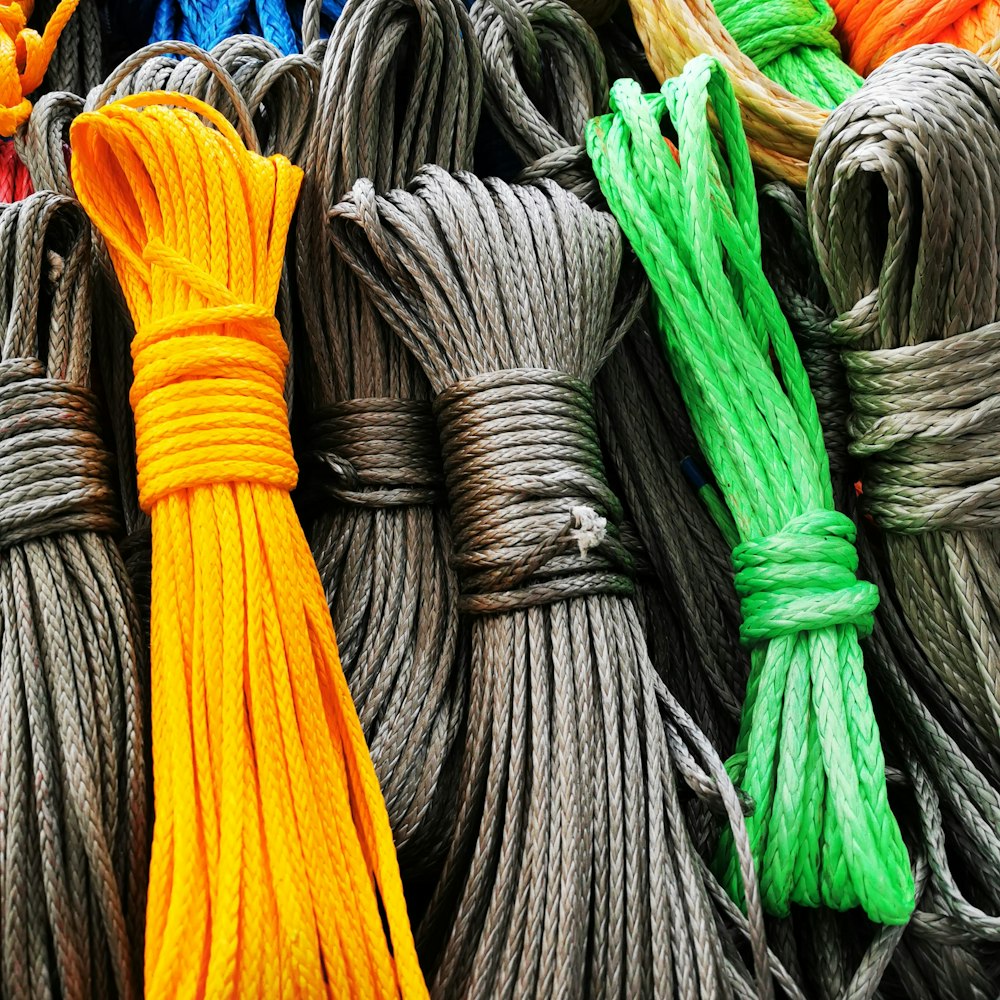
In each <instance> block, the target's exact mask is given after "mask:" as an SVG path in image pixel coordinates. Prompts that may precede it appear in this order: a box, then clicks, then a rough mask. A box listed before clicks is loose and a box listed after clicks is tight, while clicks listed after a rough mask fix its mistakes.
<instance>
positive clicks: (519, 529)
mask: <svg viewBox="0 0 1000 1000" xmlns="http://www.w3.org/2000/svg"><path fill="white" fill-rule="evenodd" d="M434 409H435V413H436V415H437V419H438V430H439V434H440V437H441V447H442V456H443V460H444V476H445V484H446V487H447V493H448V501H449V505H450V508H451V523H452V533H453V540H454V541H453V544H454V556H453V561H454V564H455V568H456V570H457V572H458V574H459V578H460V580H461V582H462V589H463V597H462V601H461V606H462V608H463V610H465V611H469V612H472V613H476V614H488V613H491V612H498V611H513V610H517V609H521V608H528V607H533V606H537V605H541V604H550V603H552V602H554V601H561V600H566V599H569V598H575V597H585V596H588V595H592V594H629V593H631V592H632V582H631V580H630V579H629V577H628V575H626V574H627V573H629V572H630V571H631V569H632V559H631V557H630V556H629V555H628V553H627V551H626V549H625V546H624V545H623V544H622V541H621V535H620V525H621V521H622V508H621V504H620V503H619V501H618V499H617V498H616V497H615V495H614V493H613V492H612V490H611V488H610V487H609V486H608V482H607V478H606V476H605V472H604V466H603V462H602V459H601V451H600V444H599V442H598V437H597V430H596V427H595V424H594V417H593V399H592V395H591V391H590V389H589V388H588V386H587V385H586V384H585V383H583V382H581V381H579V380H578V379H576V378H573V377H572V376H570V375H567V374H565V373H564V372H558V371H550V370H545V369H511V370H508V371H501V372H492V373H489V374H485V375H480V376H476V377H474V378H470V379H466V380H464V381H461V382H458V383H456V384H454V385H453V386H451V387H450V388H448V389H446V390H445V391H444V392H443V393H441V394H440V395H439V396H438V398H437V399H436V401H435V406H434Z"/></svg>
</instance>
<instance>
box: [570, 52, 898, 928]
mask: <svg viewBox="0 0 1000 1000" xmlns="http://www.w3.org/2000/svg"><path fill="white" fill-rule="evenodd" d="M709 102H711V106H712V108H713V110H714V112H715V114H716V116H717V118H718V121H719V126H720V130H721V135H722V138H723V141H724V144H725V148H726V150H727V152H728V160H727V159H726V158H725V156H724V155H723V152H722V151H721V149H720V147H719V145H718V144H717V142H716V140H715V138H714V137H713V134H712V131H711V128H710V126H709V120H708V108H709ZM611 108H612V114H610V115H605V116H603V117H601V118H596V119H594V120H593V121H591V122H590V123H589V124H588V127H587V148H588V150H589V152H590V156H591V158H592V160H593V163H594V170H595V172H596V174H597V177H598V180H599V181H600V184H601V189H602V190H603V192H604V194H605V197H606V198H607V200H608V204H609V205H610V206H611V209H612V211H613V212H614V214H615V216H616V218H617V219H618V221H619V223H620V224H621V226H622V228H623V230H624V231H625V233H626V235H627V236H628V238H629V240H630V241H631V243H632V246H633V247H634V249H635V251H636V253H637V254H638V256H639V258H640V259H641V261H642V263H643V265H644V266H645V268H646V271H647V273H648V274H649V278H650V281H651V283H652V285H653V289H654V292H655V300H656V309H657V321H658V326H659V329H660V331H661V333H662V335H663V339H664V343H665V345H666V349H667V354H668V356H669V358H670V362H671V365H672V367H673V370H674V374H675V377H676V378H677V382H678V384H679V385H680V388H681V392H682V394H683V396H684V400H685V403H686V405H687V407H688V410H689V411H690V414H691V420H692V424H693V425H694V428H695V431H696V433H697V435H698V438H699V440H700V442H701V446H702V448H703V450H704V454H705V456H706V458H707V460H708V462H709V464H710V466H711V468H712V471H713V473H714V475H715V480H716V482H717V483H718V485H719V488H720V490H721V491H722V493H723V495H724V496H725V499H726V503H727V504H728V506H729V509H730V511H731V513H732V515H733V519H734V521H735V524H736V528H737V530H738V532H739V536H740V538H741V539H742V541H741V542H740V544H739V545H737V546H736V548H735V549H734V552H733V562H734V565H735V567H736V586H737V590H738V591H739V593H740V595H741V597H742V602H743V603H742V608H743V626H742V629H741V634H742V637H743V640H744V641H745V642H746V643H747V644H749V645H750V646H751V647H752V650H753V651H752V669H751V676H750V680H749V684H748V688H747V696H746V702H745V704H744V707H743V716H742V722H741V726H740V735H739V739H738V742H737V747H736V752H735V754H734V755H733V757H732V758H731V759H730V761H729V762H728V764H727V767H728V768H729V770H730V773H731V774H732V776H733V779H734V780H735V781H736V782H737V783H739V784H740V785H742V786H743V788H744V789H745V790H746V791H747V792H748V793H749V794H750V795H751V796H752V797H753V799H754V801H755V803H756V808H755V811H754V814H753V816H751V817H750V818H749V819H748V824H747V825H748V828H749V832H750V838H751V845H752V848H753V851H754V858H755V861H756V863H757V867H758V870H759V871H760V874H761V891H762V895H763V898H764V902H765V905H766V906H767V908H768V909H769V910H770V911H771V912H773V913H777V914H785V913H787V912H788V908H789V904H790V903H800V904H803V905H808V906H818V905H821V904H825V905H827V906H830V907H833V908H836V909H840V910H844V909H849V908H851V907H854V906H857V905H861V906H863V907H864V909H865V910H866V911H867V913H868V915H869V916H870V917H871V918H872V919H873V920H875V921H878V922H881V923H887V924H899V923H903V922H905V921H906V920H907V918H908V917H909V915H910V913H911V911H912V910H913V905H914V890H913V879H912V875H911V872H910V866H909V861H908V858H907V853H906V847H905V845H904V844H903V840H902V837H901V835H900V832H899V826H898V824H897V823H896V820H895V818H894V817H893V815H892V812H891V810H890V809H889V802H888V797H887V793H886V785H885V764H884V760H883V756H882V747H881V744H880V742H879V732H878V726H877V724H876V722H875V718H874V714H873V712H872V706H871V702H870V700H869V696H868V689H867V684H866V680H865V674H864V666H863V663H862V656H861V647H860V645H859V643H858V637H859V635H862V636H863V635H867V634H868V633H870V632H871V630H872V626H873V621H874V615H873V612H874V610H875V607H876V605H877V604H878V592H877V590H876V588H875V587H874V585H873V584H871V583H866V582H862V581H859V580H858V579H857V577H856V570H857V567H858V556H857V553H856V551H855V549H854V544H853V543H854V538H855V528H854V525H853V524H852V522H851V521H850V520H849V519H848V518H847V517H846V516H845V515H843V514H841V513H839V512H837V511H836V510H834V509H833V490H832V487H831V484H830V471H829V464H828V460H827V456H826V451H825V450H824V447H823V435H822V431H821V429H820V423H819V417H818V415H817V412H816V404H815V401H814V400H813V397H812V394H811V392H810V389H809V381H808V378H807V377H806V373H805V369H804V368H803V367H802V362H801V359H800V358H799V354H798V350H797V348H796V346H795V343H794V341H793V339H792V335H791V332H790V331H789V328H788V324H787V322H786V321H785V318H784V316H783V315H782V313H781V311H780V309H779V307H778V303H777V300H776V299H775V296H774V293H773V292H772V290H771V288H770V286H769V285H768V284H767V282H766V280H765V278H764V275H763V272H762V270H761V260H760V229H759V225H758V219H757V201H756V194H755V191H754V182H753V171H752V168H751V164H750V156H749V152H748V150H747V144H746V139H745V137H744V135H743V130H742V126H741V124H740V117H739V109H738V107H737V104H736V99H735V97H734V96H733V90H732V86H731V85H730V83H729V80H728V78H727V77H726V75H725V73H724V72H723V70H722V68H721V67H720V65H719V63H718V62H717V61H716V60H714V59H711V58H709V57H707V56H699V57H698V58H697V59H694V60H692V61H691V62H690V63H689V64H688V65H687V67H686V68H685V70H684V72H683V74H682V75H681V76H680V77H677V78H676V79H673V80H668V81H667V82H666V83H665V84H664V85H663V89H662V91H661V93H659V94H649V95H643V94H642V93H641V91H640V88H639V85H638V84H637V83H635V81H632V80H620V81H619V82H618V83H616V84H615V86H614V87H613V88H612V91H611ZM665 116H667V117H669V119H670V120H671V121H672V123H673V126H674V128H675V129H676V131H677V135H678V142H679V147H678V148H679V159H680V163H679V164H678V162H677V160H675V158H674V156H673V153H672V151H671V149H670V148H669V147H668V145H667V143H666V142H664V139H663V136H662V134H661V121H662V119H663V118H664V117H665ZM718 869H719V872H720V876H722V877H723V878H724V880H725V882H726V884H727V886H728V888H729V890H730V892H731V893H732V894H733V896H734V898H736V899H739V898H740V885H739V877H738V874H737V868H736V860H735V857H734V856H733V852H732V850H731V845H730V844H728V843H724V844H723V845H722V847H721V848H720V855H719V859H718Z"/></svg>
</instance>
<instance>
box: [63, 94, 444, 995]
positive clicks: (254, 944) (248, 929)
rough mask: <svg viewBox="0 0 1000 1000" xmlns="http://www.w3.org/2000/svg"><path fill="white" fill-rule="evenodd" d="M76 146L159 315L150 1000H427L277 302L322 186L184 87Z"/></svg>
mask: <svg viewBox="0 0 1000 1000" xmlns="http://www.w3.org/2000/svg"><path fill="white" fill-rule="evenodd" d="M139 108H141V109H142V110H137V109H139ZM202 119H207V120H208V121H209V122H211V123H212V124H214V125H215V126H216V128H215V129H212V128H210V127H208V126H206V125H205V124H204V123H203V121H202ZM70 138H71V143H72V146H73V150H74V157H73V181H74V184H75V185H76V189H77V191H78V193H79V196H80V200H81V201H82V203H83V204H84V206H85V207H86V209H87V211H88V213H89V214H90V215H91V217H92V218H93V219H94V220H95V224H96V225H97V227H98V228H99V230H100V232H101V234H102V235H103V236H104V238H105V240H106V241H107V245H108V249H109V251H110V253H111V257H112V261H113V262H114V266H115V270H116V272H117V274H118V276H119V280H120V281H121V284H122V289H123V291H124V294H125V296H126V298H127V300H128V303H129V308H130V310H131V312H132V316H133V319H134V320H135V325H136V336H135V339H134V341H133V344H132V355H133V363H134V368H135V381H134V383H133V387H132V405H133V409H134V411H135V419H136V446H137V455H138V461H137V464H138V480H139V492H140V502H141V504H142V506H143V508H144V509H145V510H147V511H148V512H149V513H150V514H151V517H152V523H153V594H152V625H151V630H152V719H153V746H154V748H155V749H154V761H153V763H154V779H155V785H154V787H155V794H156V823H155V827H154V837H153V855H152V861H151V872H150V887H149V905H148V911H147V937H146V995H147V996H148V997H164V998H166V997H170V998H174V997H182V998H183V997H195V996H199V997H200V996H208V997H236V996H283V995H288V994H289V993H290V992H294V991H303V992H310V993H311V995H316V996H329V997H341V996H363V995H364V996H369V995H373V994H374V995H379V996H397V995H398V996H402V997H422V996H426V989H425V987H424V984H423V979H422V975H421V972H420V969H419V967H418V965H417V959H416V954H415V950H414V947H413V942H412V937H411V934H410V929H409V924H408V919H407V915H406V905H405V902H404V900H403V895H402V888H401V885H400V879H399V872H398V868H397V866H396V860H395V853H394V849H393V843H392V835H391V832H390V830H389V824H388V818H387V816H386V812H385V807H384V804H383V802H382V799H381V796H380V794H379V790H378V785H377V782H376V779H375V775H374V771H373V770H372V767H371V763H370V759H369V757H368V754H367V750H366V748H365V745H364V739H363V736H362V733H361V727H360V725H359V723H358V719H357V715H356V714H355V711H354V706H353V703H352V701H351V698H350V694H349V692H348V690H347V686H346V683H345V681H344V678H343V674H342V672H341V669H340V663H339V659H338V656H337V648H336V643H335V639H334V634H333V629H332V626H331V624H330V617H329V612H328V610H327V607H326V602H325V600H324V597H323V591H322V587H321V586H320V582H319V578H318V576H317V573H316V569H315V566H314V564H313V562H312V558H311V556H310V554H309V550H308V547H307V545H306V541H305V538H304V536H303V535H302V531H301V529H300V527H299V525H298V522H297V520H296V517H295V513H294V510H293V508H292V504H291V500H290V498H289V496H288V491H289V490H291V489H292V487H293V486H294V485H295V481H296V467H295V462H294V460H293V458H292V453H291V443H290V440H289V436H288V428H287V414H286V409H285V402H284V396H283V390H284V385H285V369H286V365H287V361H288V351H287V348H286V346H285V343H284V340H283V339H282V336H281V330H280V328H279V325H278V322H277V320H276V319H275V317H274V305H275V301H276V298H277V294H278V284H279V281H280V278H281V270H282V259H283V252H284V247H285V240H286V237H287V233H288V226H289V222H290V219H291V215H292V212H293V209H294V206H295V198H296V194H297V191H298V187H299V182H300V178H301V173H300V171H299V170H298V169H297V168H295V167H293V166H292V165H291V164H290V163H289V161H288V160H286V159H285V158H284V157H281V156H274V157H271V158H269V159H264V158H263V157H260V156H258V155H256V154H252V153H249V152H247V150H246V149H245V148H244V146H243V145H242V143H241V141H240V139H239V137H238V136H237V134H236V132H235V130H234V129H233V128H232V126H231V125H229V123H228V122H227V121H226V120H225V118H223V116H222V115H221V114H219V112H217V111H215V110H214V109H212V108H210V107H209V106H208V105H205V104H203V103H202V102H200V101H198V100H196V99H194V98H186V97H183V96H181V95H179V94H174V95H168V94H164V93H152V94H139V95H136V96H135V97H132V98H126V99H123V100H120V101H118V102H116V103H115V104H112V105H109V106H108V107H105V108H103V109H101V110H99V111H96V112H90V113H87V114H84V115H81V116H80V117H79V118H78V119H77V120H76V122H74V124H73V127H72V130H71V136H70ZM192 941H194V942H201V948H200V949H199V948H192Z"/></svg>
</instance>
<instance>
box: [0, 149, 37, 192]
mask: <svg viewBox="0 0 1000 1000" xmlns="http://www.w3.org/2000/svg"><path fill="white" fill-rule="evenodd" d="M33 190H34V187H33V186H32V184H31V174H29V173H28V168H27V167H26V166H25V165H24V164H23V163H22V162H21V158H20V157H19V156H18V155H17V150H16V149H15V148H14V143H13V142H12V141H11V140H10V139H0V204H4V205H8V204H10V203H11V202H12V201H21V200H22V199H24V198H27V197H28V195H29V194H31V192H32V191H33Z"/></svg>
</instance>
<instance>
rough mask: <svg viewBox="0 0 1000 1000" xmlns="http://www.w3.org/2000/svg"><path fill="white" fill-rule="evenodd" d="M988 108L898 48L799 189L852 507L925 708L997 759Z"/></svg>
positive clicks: (964, 74) (991, 114)
mask: <svg viewBox="0 0 1000 1000" xmlns="http://www.w3.org/2000/svg"><path fill="white" fill-rule="evenodd" d="M872 101H875V102H877V103H874V104H873V103H871V102H872ZM998 101H1000V78H998V77H997V75H996V74H995V73H994V72H993V71H992V70H990V69H989V68H988V67H987V66H985V65H984V64H983V63H982V62H980V61H979V60H978V59H977V58H976V57H975V56H973V55H971V54H970V53H967V52H964V51H962V50H960V49H955V48H952V47H950V46H943V45H933V46H920V47H917V48H915V49H911V50H909V51H908V52H905V53H902V54H900V55H899V56H895V57H893V58H892V59H891V60H890V61H889V62H887V63H886V64H885V65H884V66H883V67H881V68H880V69H878V70H877V71H876V72H875V73H873V74H872V76H871V77H870V78H869V79H868V81H866V83H865V86H864V88H863V89H862V91H861V93H860V94H859V96H858V98H857V99H856V101H851V102H848V103H847V104H846V105H845V106H844V110H842V111H841V110H839V109H838V111H837V113H836V114H835V115H834V116H832V117H831V121H830V123H829V125H828V126H827V128H826V129H824V131H823V133H822V134H821V141H820V142H819V143H818V145H817V149H816V153H815V156H814V159H813V162H812V164H811V169H810V181H809V197H810V199H811V204H812V206H813V211H812V213H811V217H810V221H811V225H812V231H813V237H814V240H815V244H816V247H817V253H818V256H819V261H820V266H821V268H822V273H823V277H824V279H825V280H826V282H827V285H828V287H829V289H830V294H831V297H832V299H833V304H834V307H835V308H836V310H837V312H838V314H839V315H838V318H837V321H836V323H835V324H834V328H833V336H834V337H835V338H836V340H837V342H838V343H840V344H841V345H842V347H843V348H845V350H844V351H843V353H842V357H843V360H844V366H845V369H846V373H847V379H848V383H849V386H850V390H851V415H850V419H849V421H848V425H847V429H848V431H849V434H850V451H851V453H852V454H853V455H854V456H856V457H857V458H858V459H860V461H861V467H860V476H861V478H862V482H863V490H864V495H863V502H864V505H865V508H866V510H867V511H868V512H869V513H870V514H871V516H872V517H873V518H874V519H875V521H876V523H877V524H878V525H879V527H880V528H881V529H882V530H883V531H884V532H885V545H886V551H887V555H888V561H887V562H888V565H887V569H888V572H889V574H890V575H891V578H892V582H893V587H894V590H895V592H896V594H897V595H898V598H899V601H900V604H901V607H902V610H903V615H904V617H905V619H906V621H907V623H908V625H909V627H910V628H911V629H912V632H913V636H914V637H915V638H916V640H917V641H918V643H919V644H920V646H921V647H922V648H923V650H924V652H925V655H926V657H927V659H928V660H929V662H930V663H931V665H932V666H933V669H934V673H935V674H936V678H935V681H936V686H937V687H938V688H940V687H941V686H942V685H943V687H944V689H946V691H947V692H949V693H950V695H949V696H945V695H944V694H943V692H942V694H941V695H940V696H939V698H938V700H939V701H940V702H942V703H943V702H945V701H946V700H947V697H952V698H954V699H955V701H957V703H958V704H959V705H960V706H961V710H962V713H963V714H964V715H965V717H966V719H967V720H970V721H971V722H972V723H973V724H974V725H975V726H977V727H978V728H979V730H980V732H981V733H982V734H983V736H984V737H985V738H986V740H987V741H988V743H989V745H990V746H992V747H993V748H994V750H995V749H996V748H997V747H998V746H1000V735H998V733H1000V729H998V727H1000V596H998V595H1000V557H998V535H997V533H996V528H997V524H998V522H997V511H998V508H1000V501H998V497H1000V494H998V482H1000V465H998V462H997V458H996V456H997V449H998V438H997V433H996V431H995V429H994V424H995V417H994V416H993V413H994V411H995V410H996V402H995V400H996V392H997V376H996V356H997V355H996V351H997V345H998V332H997V327H996V323H997V321H998V320H1000V310H998V308H997V303H996V286H997V280H998V275H1000V241H998V240H997V235H996V226H995V220H994V218H993V213H992V212H991V211H990V210H989V209H988V208H987V207H986V206H988V205H989V204H990V199H992V198H994V197H998V196H1000V192H998V191H997V181H996V177H995V173H996V171H995V170H994V169H993V164H996V163H1000V115H998V114H997V111H996V107H997V102H998ZM879 129H884V130H885V131H884V132H883V133H881V134H880V133H879V131H878V130H879ZM970 150H971V151H973V153H974V156H973V158H972V159H971V160H970ZM917 206H919V211H917ZM876 219H878V220H880V221H878V222H876V221H874V220H876ZM885 227H887V228H885Z"/></svg>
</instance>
